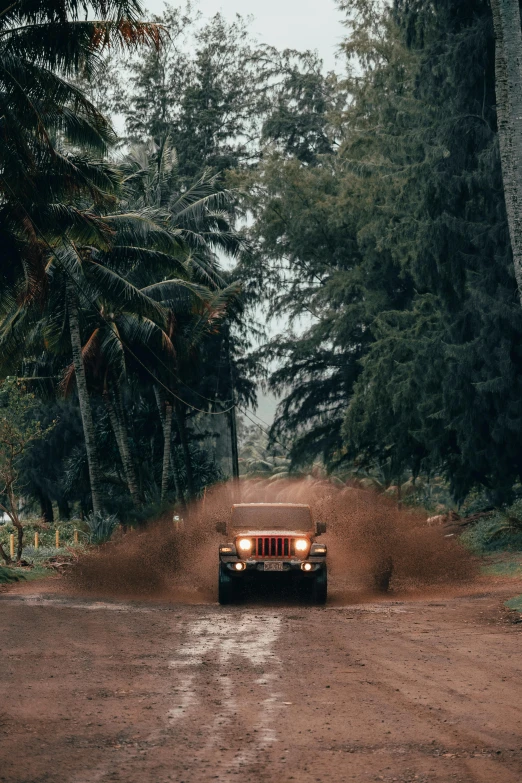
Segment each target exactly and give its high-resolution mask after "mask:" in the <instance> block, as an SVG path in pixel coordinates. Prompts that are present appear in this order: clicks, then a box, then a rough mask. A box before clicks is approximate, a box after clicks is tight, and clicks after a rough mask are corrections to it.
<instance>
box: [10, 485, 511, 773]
mask: <svg viewBox="0 0 522 783" xmlns="http://www.w3.org/2000/svg"><path fill="white" fill-rule="evenodd" d="M239 499H241V500H243V501H254V500H272V501H275V500H279V501H294V502H305V503H306V502H308V503H310V504H311V505H312V508H313V512H314V515H315V517H316V519H322V520H324V521H326V522H327V523H328V525H329V532H328V534H327V536H325V539H324V540H325V541H326V542H327V544H328V547H329V561H330V566H331V577H332V578H331V582H330V586H331V590H330V594H329V599H328V603H327V605H326V607H324V608H318V607H310V606H302V605H301V604H300V603H299V602H298V600H296V598H295V597H292V595H291V594H280V593H278V592H275V593H274V592H272V593H270V594H269V593H265V594H264V596H263V595H259V594H257V595H253V596H250V597H249V598H248V599H247V600H246V601H245V602H244V603H243V604H241V605H237V606H231V607H226V608H225V607H219V606H218V605H217V604H216V580H217V543H218V541H219V540H220V538H219V536H217V534H215V533H214V532H213V530H214V526H215V522H216V521H219V520H222V519H224V518H226V515H227V514H228V513H229V511H230V505H231V502H233V501H234V500H239ZM390 557H391V558H392V561H393V574H392V579H391V592H390V593H389V594H388V595H386V596H384V597H383V596H382V595H378V594H376V593H375V592H372V591H371V587H372V585H375V575H376V574H378V573H379V570H380V569H381V568H382V564H383V562H386V560H387V558H390ZM517 592H522V580H521V581H520V582H518V583H517V581H516V580H507V579H499V578H497V579H493V578H488V579H486V578H485V577H482V578H479V577H478V576H477V564H476V563H475V561H474V560H473V558H471V557H470V556H469V554H467V553H466V552H465V551H464V550H463V549H462V548H461V547H460V546H459V544H458V542H457V541H456V540H455V539H454V538H449V539H448V538H445V537H444V535H443V533H442V532H441V531H440V530H439V529H431V528H429V527H427V526H426V521H425V515H423V514H421V513H420V512H409V511H401V512H399V511H398V510H397V508H396V506H395V505H394V504H393V502H391V501H389V500H388V499H386V498H383V497H382V496H377V495H374V494H371V493H368V492H362V491H359V490H356V489H352V488H340V489H336V488H335V487H332V485H331V484H329V483H328V482H315V483H307V482H296V483H287V482H276V484H275V485H274V484H271V485H268V484H267V483H266V482H250V483H248V484H244V485H243V486H242V488H241V497H240V498H238V497H237V495H236V496H234V495H233V493H232V492H231V490H230V488H229V487H221V488H217V489H216V490H214V491H213V492H212V493H209V495H207V497H206V498H205V499H204V500H203V501H202V502H201V503H199V504H197V505H196V506H194V507H193V508H191V509H190V511H189V512H187V513H186V514H185V523H184V528H183V529H182V530H181V531H178V530H175V528H174V526H173V522H172V518H167V517H164V518H163V519H161V520H158V521H157V522H156V523H155V524H154V525H151V526H150V527H149V528H147V530H146V531H144V532H142V533H132V534H128V535H127V536H125V537H123V538H121V539H120V540H116V541H115V542H114V543H111V544H110V545H107V546H106V547H103V548H102V549H101V551H97V552H96V554H90V555H86V556H82V557H81V558H80V560H79V562H78V564H77V566H76V567H75V568H74V569H73V572H72V574H71V575H70V576H69V577H68V578H67V579H65V578H63V577H59V576H58V577H54V578H49V579H47V580H45V581H42V582H40V583H36V582H27V583H25V584H19V585H16V586H14V587H12V588H9V590H8V591H7V592H4V593H2V594H1V595H0V627H1V628H2V637H1V638H2V664H3V667H2V671H3V686H4V687H3V690H2V694H3V695H2V697H1V701H0V760H1V761H0V783H58V781H59V783H112V782H114V781H121V783H167V782H168V781H175V782H176V783H213V782H214V781H218V783H230V782H231V781H236V780H238V781H239V780H241V781H242V783H344V782H345V781H346V783H348V782H355V783H366V781H384V782H385V783H393V782H394V781H397V782H398V783H453V782H455V783H520V781H521V780H522V734H521V730H522V725H521V723H522V713H521V708H520V704H521V703H522V679H521V677H520V669H521V665H522V664H521V663H520V644H521V641H522V640H521V637H520V630H521V628H522V626H521V625H519V624H515V623H514V622H513V615H511V614H510V613H508V612H506V611H505V610H504V609H503V601H504V600H505V599H506V598H507V597H509V596H512V595H514V594H516V593H517Z"/></svg>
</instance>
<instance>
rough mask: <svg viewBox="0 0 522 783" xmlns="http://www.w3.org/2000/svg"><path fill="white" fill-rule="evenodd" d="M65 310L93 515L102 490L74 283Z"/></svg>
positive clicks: (98, 503)
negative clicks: (66, 312)
mask: <svg viewBox="0 0 522 783" xmlns="http://www.w3.org/2000/svg"><path fill="white" fill-rule="evenodd" d="M67 308H68V315H69V332H70V336H71V348H72V357H73V364H74V373H75V376H76V387H77V389H78V402H79V404H80V414H81V417H82V424H83V434H84V437H85V449H86V451H87V463H88V465H89V479H90V484H91V498H92V510H93V511H94V513H95V514H96V513H98V512H100V513H101V512H102V510H103V505H102V488H101V472H100V466H99V462H98V454H97V449H96V437H95V433H94V421H93V417H92V410H91V403H90V401H89V393H88V391H87V379H86V377H85V366H84V364H83V356H82V340H81V336H80V322H79V317H78V300H77V297H76V291H75V288H74V283H73V282H72V281H71V280H68V282H67Z"/></svg>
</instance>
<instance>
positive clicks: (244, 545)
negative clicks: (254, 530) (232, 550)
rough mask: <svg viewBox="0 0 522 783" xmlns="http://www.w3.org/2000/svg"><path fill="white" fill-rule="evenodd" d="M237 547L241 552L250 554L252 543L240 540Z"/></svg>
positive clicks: (244, 539) (247, 539)
mask: <svg viewBox="0 0 522 783" xmlns="http://www.w3.org/2000/svg"><path fill="white" fill-rule="evenodd" d="M237 545H238V547H239V548H240V550H241V551H242V552H250V550H251V549H252V541H251V540H250V539H249V538H240V539H239V541H238V543H237Z"/></svg>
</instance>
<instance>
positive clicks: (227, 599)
mask: <svg viewBox="0 0 522 783" xmlns="http://www.w3.org/2000/svg"><path fill="white" fill-rule="evenodd" d="M235 593H236V591H235V585H234V580H233V579H232V577H231V576H230V575H229V574H228V573H227V570H226V568H225V567H224V566H223V565H222V564H221V563H220V564H219V580H218V601H219V603H220V604H221V605H222V606H224V605H226V604H231V603H233V602H234V600H235V597H236V595H235Z"/></svg>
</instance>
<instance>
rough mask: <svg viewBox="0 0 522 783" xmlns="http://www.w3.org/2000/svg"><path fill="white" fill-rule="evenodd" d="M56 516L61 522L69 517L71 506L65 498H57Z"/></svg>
mask: <svg viewBox="0 0 522 783" xmlns="http://www.w3.org/2000/svg"><path fill="white" fill-rule="evenodd" d="M58 516H59V517H60V520H61V521H62V522H65V521H66V520H68V519H70V518H71V507H70V506H69V501H68V500H66V499H65V498H62V499H60V500H58Z"/></svg>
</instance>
